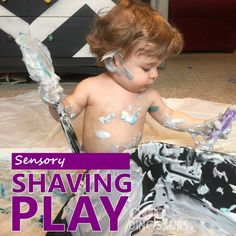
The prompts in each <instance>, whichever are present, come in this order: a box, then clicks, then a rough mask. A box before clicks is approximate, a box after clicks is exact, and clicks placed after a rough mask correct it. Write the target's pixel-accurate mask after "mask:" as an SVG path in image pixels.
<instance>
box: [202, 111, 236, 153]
mask: <svg viewBox="0 0 236 236" xmlns="http://www.w3.org/2000/svg"><path fill="white" fill-rule="evenodd" d="M235 119H236V108H230V107H229V108H228V109H227V110H226V111H225V113H224V114H223V115H222V116H221V117H220V119H219V121H220V122H221V128H220V129H217V130H213V132H212V133H210V134H209V136H208V137H207V138H206V139H205V143H204V144H203V143H200V147H201V148H202V147H207V148H208V149H209V148H210V149H211V148H212V147H213V145H214V144H215V143H216V141H217V140H218V139H219V138H220V137H221V136H222V135H224V134H225V133H227V130H229V129H230V127H231V125H232V122H233V121H234V120H235Z"/></svg>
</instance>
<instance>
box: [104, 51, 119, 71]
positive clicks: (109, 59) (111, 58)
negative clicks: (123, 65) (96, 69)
mask: <svg viewBox="0 0 236 236" xmlns="http://www.w3.org/2000/svg"><path fill="white" fill-rule="evenodd" d="M116 54H117V53H116V52H115V51H110V52H107V53H106V54H105V55H104V56H103V57H102V59H101V61H103V62H104V65H105V67H106V68H107V70H109V71H110V72H113V73H114V72H117V70H118V68H117V66H116V62H115V61H117V59H115V55H116Z"/></svg>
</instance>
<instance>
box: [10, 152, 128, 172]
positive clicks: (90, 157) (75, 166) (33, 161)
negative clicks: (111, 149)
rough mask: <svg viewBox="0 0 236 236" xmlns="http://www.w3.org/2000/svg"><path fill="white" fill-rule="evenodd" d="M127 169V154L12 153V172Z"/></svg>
mask: <svg viewBox="0 0 236 236" xmlns="http://www.w3.org/2000/svg"><path fill="white" fill-rule="evenodd" d="M129 168H130V156H129V153H12V169H13V170H48V169H54V170H58V169H65V170H79V169H93V170H95V169H97V170H98V169H99V170H102V169H103V170H107V169H113V170H118V169H129Z"/></svg>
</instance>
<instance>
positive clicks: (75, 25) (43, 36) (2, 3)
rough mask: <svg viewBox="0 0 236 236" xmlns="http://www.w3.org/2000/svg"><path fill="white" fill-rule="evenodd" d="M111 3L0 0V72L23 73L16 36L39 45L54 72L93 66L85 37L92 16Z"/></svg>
mask: <svg viewBox="0 0 236 236" xmlns="http://www.w3.org/2000/svg"><path fill="white" fill-rule="evenodd" d="M115 3H116V0H0V72H1V71H2V72H7V70H11V71H17V70H20V71H22V70H24V65H23V63H22V62H21V53H20V50H19V48H18V46H17V45H16V43H15V41H14V37H15V36H17V35H18V34H19V33H20V32H24V33H29V32H30V33H31V35H33V37H35V38H37V39H39V40H40V41H41V42H43V43H44V44H45V45H46V46H47V47H48V49H49V51H50V52H51V55H52V58H53V62H54V64H55V67H56V68H58V69H60V66H61V67H63V68H64V69H63V70H64V71H66V72H70V69H71V67H73V70H78V71H79V70H80V69H81V68H82V67H87V66H88V67H90V66H93V65H94V61H95V60H94V58H93V57H92V55H91V53H90V51H89V47H88V45H87V44H86V41H85V38H86V35H87V33H88V32H89V30H90V25H91V23H92V22H93V19H94V16H95V15H96V14H97V13H98V12H99V11H100V10H101V9H104V10H109V9H110V8H112V7H113V6H114V5H115ZM76 68H77V69H76ZM67 70H68V71H67ZM11 71H8V72H11ZM83 72H86V71H83ZM88 73H89V71H88Z"/></svg>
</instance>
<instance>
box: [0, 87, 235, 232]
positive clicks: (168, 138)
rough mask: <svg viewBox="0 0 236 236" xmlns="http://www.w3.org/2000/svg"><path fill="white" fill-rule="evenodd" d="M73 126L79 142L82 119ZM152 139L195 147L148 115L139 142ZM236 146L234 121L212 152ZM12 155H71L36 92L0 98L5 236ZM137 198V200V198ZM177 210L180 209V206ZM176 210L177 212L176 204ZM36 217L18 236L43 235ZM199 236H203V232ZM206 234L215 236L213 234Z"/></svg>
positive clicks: (213, 110) (179, 105)
mask: <svg viewBox="0 0 236 236" xmlns="http://www.w3.org/2000/svg"><path fill="white" fill-rule="evenodd" d="M166 103H167V104H168V105H169V106H171V107H172V108H174V109H177V110H179V111H184V112H186V113H189V114H191V115H193V116H197V117H203V118H213V117H216V116H217V115H218V114H219V113H220V112H222V113H223V112H224V111H225V110H226V109H227V108H228V107H229V104H220V103H213V102H209V101H203V100H199V99H192V98H185V99H166ZM74 127H75V130H76V132H77V136H78V138H79V140H81V134H82V116H81V117H80V118H78V119H77V120H75V121H74ZM153 140H157V141H162V142H166V143H173V144H178V145H183V146H192V147H193V145H194V142H193V140H192V138H191V136H190V135H189V134H187V133H180V132H177V131H171V130H168V129H166V128H164V127H162V126H160V125H159V124H157V123H156V122H155V121H153V120H152V119H151V117H150V116H148V117H147V122H146V124H145V128H144V134H143V140H142V142H147V141H153ZM235 143H236V122H234V124H233V127H232V132H231V134H230V135H229V137H228V139H227V140H219V141H218V142H217V143H216V146H215V148H214V151H220V152H224V153H233V154H236V146H235ZM144 147H145V146H140V148H141V149H142V148H144ZM170 148H172V147H170ZM12 152H70V150H69V147H68V145H67V141H66V139H65V137H64V133H63V131H62V130H61V126H60V124H59V123H57V122H56V121H54V120H53V119H52V118H51V116H50V114H49V112H48V107H47V105H45V104H43V103H42V101H41V99H40V98H39V92H38V90H34V91H32V92H29V93H25V94H22V95H19V96H16V97H10V98H0V154H1V158H0V170H1V171H0V194H1V196H0V222H1V225H2V226H4V227H1V235H4V236H5V235H6V236H8V235H11V234H12V232H11V230H10V229H11V227H10V223H11V212H10V211H11V201H10V200H11V199H10V195H11V193H10V191H9V189H11V171H10V175H9V169H10V158H11V153H12ZM139 152H140V153H142V152H143V150H139ZM132 168H135V169H136V166H135V163H134V162H132V165H131V169H132ZM132 173H133V174H135V173H136V171H135V170H134V171H133V172H132ZM136 174H137V176H136V177H135V178H133V179H132V181H134V179H135V180H137V181H136V182H134V184H135V185H136V186H137V189H139V190H138V191H141V188H140V184H141V183H142V178H141V177H140V176H142V175H140V176H138V172H137V173H136ZM196 186H197V185H196ZM156 187H158V191H157V192H160V190H159V188H160V185H158V186H156ZM35 195H38V196H37V197H39V200H40V193H35ZM132 196H136V197H135V199H136V201H139V200H141V199H140V197H141V192H140V194H136V193H135V192H134V193H133V195H132ZM137 196H139V197H138V198H137ZM53 199H54V202H55V205H54V209H53V210H54V216H55V215H56V214H57V212H58V211H59V210H60V208H61V206H62V205H63V203H64V200H63V199H62V196H54V198H53ZM192 200H193V199H192V198H190V199H189V198H188V199H185V198H184V196H183V201H180V203H183V202H186V201H189V202H190V204H189V205H193V206H194V204H197V205H196V208H199V207H201V204H200V203H199V202H198V203H196V202H194V201H193V202H192V204H191V201H192ZM177 203H178V201H177ZM199 204H200V205H199ZM179 207H181V208H180V209H183V208H182V206H181V205H180V206H179ZM41 208H42V206H41V205H40V204H39V212H40V210H41ZM175 208H176V209H177V210H178V206H177V205H176V206H175ZM196 208H194V207H193V209H192V212H194V211H195V209H196ZM199 209H200V208H199ZM186 210H187V209H186ZM188 210H189V209H188ZM1 211H2V212H1ZM200 211H201V210H200ZM180 212H181V211H180ZM209 212H210V211H209ZM209 212H208V213H209ZM208 213H207V214H208ZM39 217H40V216H39V215H36V216H35V217H34V218H33V219H31V220H30V224H29V223H28V221H24V223H23V225H22V228H23V230H22V232H21V233H19V234H18V235H24V236H31V235H32V232H33V234H34V235H35V236H36V235H39V236H41V235H44V234H45V233H44V232H42V230H41V228H40V224H39ZM125 219H126V218H124V220H125ZM124 222H126V221H124ZM226 223H227V222H226V221H225V223H224V221H222V222H221V224H222V225H223V224H226ZM229 227H231V226H229ZM139 235H147V234H139ZM199 235H200V234H199ZM201 235H204V232H203V234H201ZM209 235H214V232H213V234H209Z"/></svg>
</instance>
